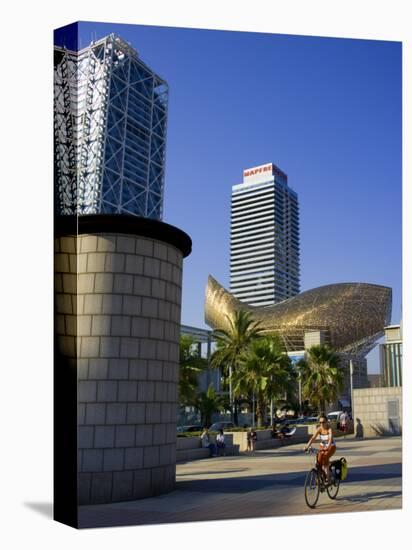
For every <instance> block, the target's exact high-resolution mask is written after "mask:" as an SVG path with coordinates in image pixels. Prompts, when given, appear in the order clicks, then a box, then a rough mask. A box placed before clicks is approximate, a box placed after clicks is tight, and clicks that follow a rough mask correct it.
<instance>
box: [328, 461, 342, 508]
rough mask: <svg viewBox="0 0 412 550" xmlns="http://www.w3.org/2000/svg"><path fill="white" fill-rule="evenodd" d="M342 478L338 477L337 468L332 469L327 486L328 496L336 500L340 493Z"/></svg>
mask: <svg viewBox="0 0 412 550" xmlns="http://www.w3.org/2000/svg"><path fill="white" fill-rule="evenodd" d="M339 486H340V479H339V478H337V477H336V473H335V469H334V468H331V469H330V483H329V485H328V486H327V487H326V491H327V493H328V497H329V498H331V499H332V500H334V499H335V498H336V497H337V496H338V493H339Z"/></svg>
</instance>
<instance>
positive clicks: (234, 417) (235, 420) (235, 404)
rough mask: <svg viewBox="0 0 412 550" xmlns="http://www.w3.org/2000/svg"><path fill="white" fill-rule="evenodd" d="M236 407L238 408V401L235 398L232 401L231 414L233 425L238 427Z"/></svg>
mask: <svg viewBox="0 0 412 550" xmlns="http://www.w3.org/2000/svg"><path fill="white" fill-rule="evenodd" d="M237 406H238V400H237V399H236V398H235V399H234V412H233V423H234V425H235V426H237V425H238V410H237Z"/></svg>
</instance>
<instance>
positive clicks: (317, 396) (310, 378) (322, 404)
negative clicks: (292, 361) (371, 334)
mask: <svg viewBox="0 0 412 550" xmlns="http://www.w3.org/2000/svg"><path fill="white" fill-rule="evenodd" d="M307 353H308V357H307V359H301V360H300V361H299V363H298V364H297V366H298V369H299V372H300V376H301V380H302V396H303V399H306V400H308V401H309V402H310V403H312V404H313V405H314V406H316V407H317V408H318V410H319V412H325V408H326V404H327V403H330V402H331V401H334V400H335V399H337V397H338V394H339V392H340V391H341V390H342V387H343V378H344V372H343V369H342V368H341V367H340V366H339V356H338V355H337V354H336V353H335V352H334V351H333V350H332V349H331V348H330V347H329V346H327V345H326V344H320V345H317V346H312V347H311V348H310V349H308V350H307Z"/></svg>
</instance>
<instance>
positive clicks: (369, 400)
mask: <svg viewBox="0 0 412 550" xmlns="http://www.w3.org/2000/svg"><path fill="white" fill-rule="evenodd" d="M353 405H354V406H353V418H354V431H355V435H358V436H361V435H363V436H364V437H374V436H381V435H399V434H401V432H402V388H399V387H398V388H367V389H359V390H354V391H353ZM358 419H359V421H358Z"/></svg>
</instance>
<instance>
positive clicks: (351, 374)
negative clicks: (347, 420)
mask: <svg viewBox="0 0 412 550" xmlns="http://www.w3.org/2000/svg"><path fill="white" fill-rule="evenodd" d="M349 377H350V408H351V413H352V418H353V362H352V359H349Z"/></svg>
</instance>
